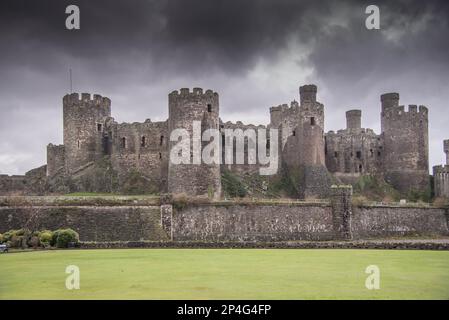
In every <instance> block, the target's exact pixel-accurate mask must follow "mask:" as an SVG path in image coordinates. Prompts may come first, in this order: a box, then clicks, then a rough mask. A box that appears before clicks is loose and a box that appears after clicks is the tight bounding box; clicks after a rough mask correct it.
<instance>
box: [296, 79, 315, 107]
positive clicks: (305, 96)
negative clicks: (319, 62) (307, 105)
mask: <svg viewBox="0 0 449 320" xmlns="http://www.w3.org/2000/svg"><path fill="white" fill-rule="evenodd" d="M317 90H318V89H317V86H316V85H314V84H306V85H304V86H301V87H299V97H300V102H301V105H302V104H303V103H304V102H312V103H313V102H316V93H317Z"/></svg>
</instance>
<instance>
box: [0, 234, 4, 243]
mask: <svg viewBox="0 0 449 320" xmlns="http://www.w3.org/2000/svg"><path fill="white" fill-rule="evenodd" d="M3 242H4V238H3V235H2V234H1V233H0V243H3Z"/></svg>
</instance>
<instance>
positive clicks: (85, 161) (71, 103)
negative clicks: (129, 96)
mask: <svg viewBox="0 0 449 320" xmlns="http://www.w3.org/2000/svg"><path fill="white" fill-rule="evenodd" d="M63 116H64V149H65V170H66V172H67V173H68V174H73V173H75V172H76V171H78V170H80V169H82V168H83V167H84V166H86V165H89V164H90V163H92V162H93V161H95V160H98V159H100V158H101V157H102V155H103V141H102V140H103V130H104V121H105V120H106V118H107V117H110V116H111V100H109V99H108V98H106V97H102V96H100V95H97V94H96V95H94V96H93V98H91V95H90V94H88V93H82V94H81V98H80V97H79V94H78V93H72V94H68V95H66V96H64V98H63Z"/></svg>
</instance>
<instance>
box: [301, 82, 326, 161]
mask: <svg viewBox="0 0 449 320" xmlns="http://www.w3.org/2000/svg"><path fill="white" fill-rule="evenodd" d="M316 93H317V87H316V85H313V84H310V85H305V86H302V87H300V88H299V94H300V101H301V105H300V107H299V113H300V123H299V125H300V131H299V135H298V138H299V139H300V143H299V150H300V154H299V159H300V164H301V165H307V166H309V165H312V166H325V158H324V106H323V105H322V104H321V103H319V102H317V101H316Z"/></svg>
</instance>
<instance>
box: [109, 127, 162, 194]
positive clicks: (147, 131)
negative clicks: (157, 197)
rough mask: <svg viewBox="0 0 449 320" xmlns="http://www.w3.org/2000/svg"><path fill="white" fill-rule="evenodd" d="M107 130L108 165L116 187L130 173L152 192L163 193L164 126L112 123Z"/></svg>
mask: <svg viewBox="0 0 449 320" xmlns="http://www.w3.org/2000/svg"><path fill="white" fill-rule="evenodd" d="M107 128H108V130H110V133H109V134H110V136H111V162H112V166H113V168H114V170H115V171H116V172H117V173H118V175H119V181H120V184H122V182H123V181H124V180H125V179H127V178H128V177H129V175H130V174H132V172H133V171H134V172H138V173H140V174H141V175H142V176H143V178H144V179H146V180H147V181H148V182H149V183H150V184H151V185H152V186H154V189H155V190H154V192H159V191H164V190H166V189H167V174H168V172H167V171H168V139H169V134H168V124H167V122H166V121H164V122H151V120H147V121H145V122H144V123H137V122H135V123H120V124H117V123H113V124H112V125H111V126H109V127H107Z"/></svg>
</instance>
